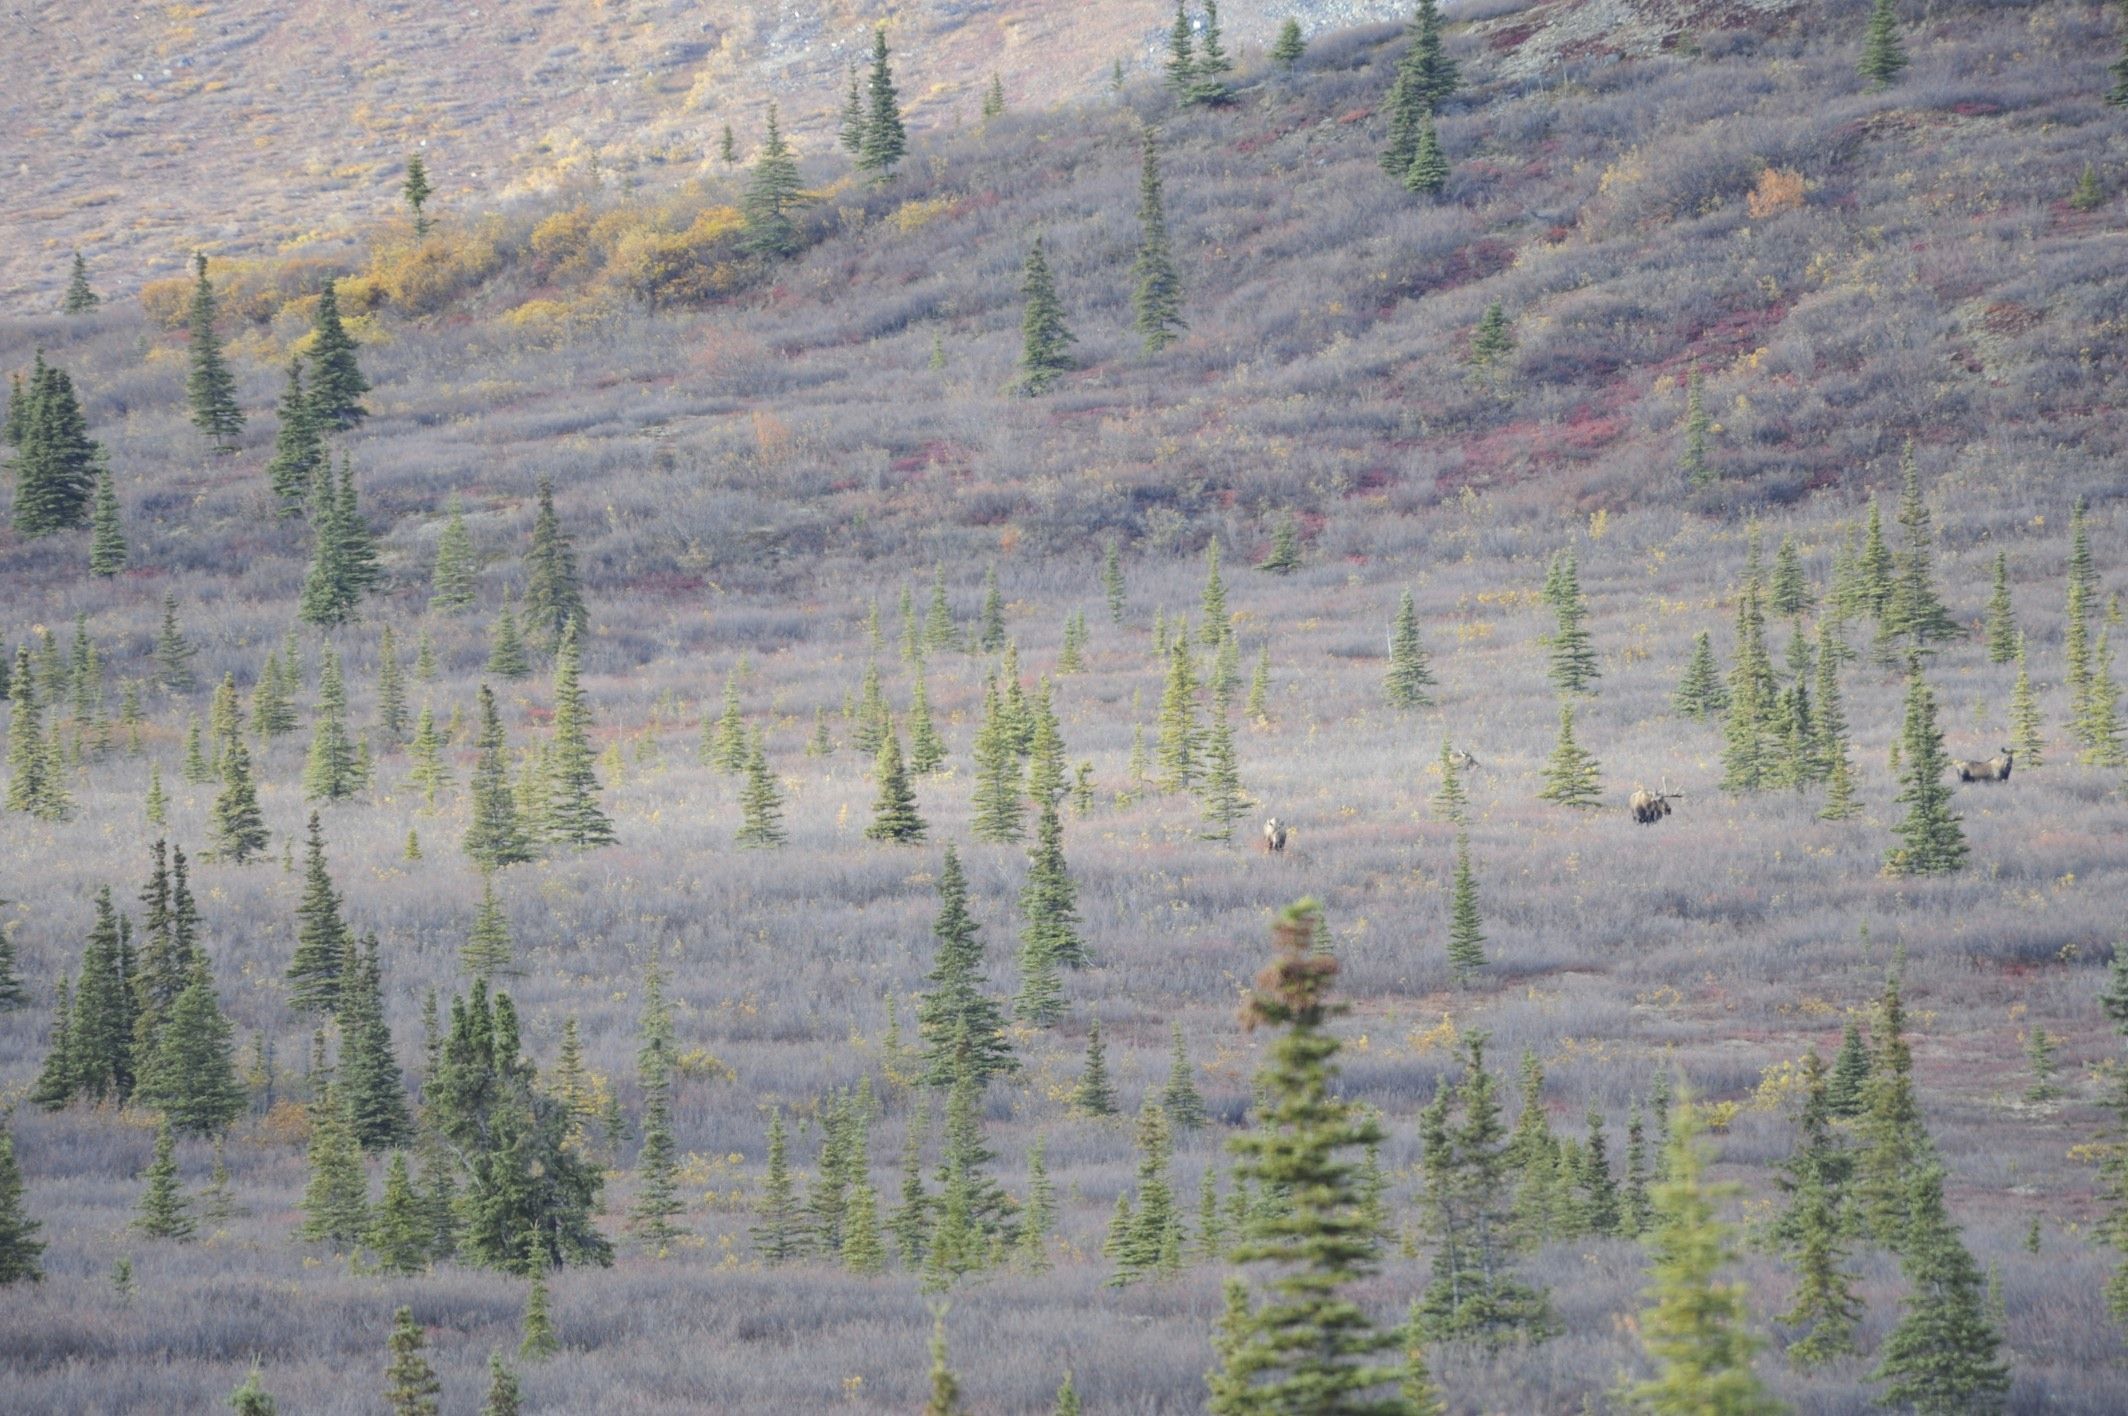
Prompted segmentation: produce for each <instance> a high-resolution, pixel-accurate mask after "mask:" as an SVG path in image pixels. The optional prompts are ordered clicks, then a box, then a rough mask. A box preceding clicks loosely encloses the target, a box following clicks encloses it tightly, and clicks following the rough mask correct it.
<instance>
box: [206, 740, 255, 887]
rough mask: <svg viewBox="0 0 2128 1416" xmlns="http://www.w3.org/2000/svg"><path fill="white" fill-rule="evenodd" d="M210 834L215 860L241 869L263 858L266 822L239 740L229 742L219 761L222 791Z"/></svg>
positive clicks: (215, 808) (245, 755)
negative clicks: (242, 866)
mask: <svg viewBox="0 0 2128 1416" xmlns="http://www.w3.org/2000/svg"><path fill="white" fill-rule="evenodd" d="M210 831H211V836H210V839H211V840H212V842H213V846H214V858H215V859H216V860H223V861H227V862H229V863H230V864H231V865H245V864H248V863H250V862H251V861H254V860H257V859H258V858H259V857H260V856H261V855H263V854H265V851H266V843H267V839H268V833H267V830H266V818H265V817H264V816H263V815H262V814H261V813H260V811H259V792H258V787H257V786H256V784H254V783H253V781H252V780H251V754H250V753H249V752H247V751H245V749H244V744H243V741H242V739H236V740H233V741H231V742H230V744H229V747H228V751H227V752H226V753H225V754H224V756H223V758H222V790H221V792H220V793H219V794H217V795H216V797H215V798H214V815H213V818H212V820H211V822H210Z"/></svg>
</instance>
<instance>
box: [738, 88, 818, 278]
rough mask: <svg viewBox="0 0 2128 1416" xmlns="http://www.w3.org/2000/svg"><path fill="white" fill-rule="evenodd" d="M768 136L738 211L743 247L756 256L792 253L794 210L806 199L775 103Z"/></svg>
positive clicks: (795, 231) (795, 235) (795, 237)
mask: <svg viewBox="0 0 2128 1416" xmlns="http://www.w3.org/2000/svg"><path fill="white" fill-rule="evenodd" d="M767 126H768V136H767V137H766V138H765V139H764V140H763V141H762V144H761V155H760V156H759V157H757V158H755V159H754V170H753V173H752V175H751V176H749V177H748V178H747V182H746V194H745V196H744V198H743V199H742V200H741V202H740V208H739V210H740V213H741V215H742V217H743V219H744V221H745V223H746V247H747V249H748V250H749V251H750V252H752V253H753V254H754V255H756V256H762V257H779V256H788V255H791V254H793V253H795V252H796V251H797V250H798V247H799V245H800V239H799V231H798V223H797V220H796V212H797V211H798V209H799V208H800V207H802V206H803V205H804V204H805V202H806V194H805V188H804V185H803V183H802V181H801V179H800V177H799V175H798V159H797V158H796V157H794V156H793V155H792V153H791V148H790V144H789V143H787V142H785V141H784V137H783V129H782V128H781V126H779V124H778V123H777V120H776V105H775V103H774V102H773V101H771V102H770V103H769V106H768V123H767Z"/></svg>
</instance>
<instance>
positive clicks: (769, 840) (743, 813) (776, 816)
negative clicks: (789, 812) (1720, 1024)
mask: <svg viewBox="0 0 2128 1416" xmlns="http://www.w3.org/2000/svg"><path fill="white" fill-rule="evenodd" d="M739 812H740V816H739V834H738V837H737V842H736V843H737V845H738V846H739V847H740V849H742V850H747V849H774V848H775V847H777V846H780V845H782V844H784V842H785V841H787V840H789V839H790V837H789V835H788V833H786V832H785V831H784V829H783V794H782V792H780V791H779V790H778V789H777V787H776V778H775V776H774V774H773V773H771V772H770V771H769V770H768V748H767V743H766V735H765V734H763V733H761V732H760V731H758V730H757V731H756V732H755V733H754V741H753V747H752V748H751V749H750V750H749V751H748V753H747V757H746V785H745V786H744V787H743V788H741V790H740V793H739Z"/></svg>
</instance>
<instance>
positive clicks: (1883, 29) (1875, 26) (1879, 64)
mask: <svg viewBox="0 0 2128 1416" xmlns="http://www.w3.org/2000/svg"><path fill="white" fill-rule="evenodd" d="M1906 64H1907V59H1906V46H1905V45H1904V44H1902V43H1901V42H1900V39H1899V11H1898V7H1897V6H1896V5H1894V4H1893V0H1875V3H1874V4H1872V5H1871V6H1870V11H1869V28H1868V30H1867V31H1865V32H1864V34H1863V37H1862V60H1861V62H1860V64H1858V65H1857V66H1856V67H1857V68H1859V69H1860V70H1861V73H1862V77H1863V78H1865V79H1868V80H1869V82H1870V86H1871V87H1872V88H1880V89H1881V88H1889V87H1891V83H1892V80H1894V79H1896V78H1898V77H1899V73H1900V71H1901V70H1902V69H1904V68H1905V67H1906Z"/></svg>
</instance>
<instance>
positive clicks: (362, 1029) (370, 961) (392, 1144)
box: [333, 934, 414, 1152]
mask: <svg viewBox="0 0 2128 1416" xmlns="http://www.w3.org/2000/svg"><path fill="white" fill-rule="evenodd" d="M339 1012H340V1062H339V1066H338V1067H337V1068H336V1069H335V1071H334V1076H333V1081H334V1085H335V1086H336V1087H338V1088H339V1090H340V1093H341V1098H342V1100H343V1101H344V1102H345V1104H346V1108H347V1121H348V1126H349V1128H350V1129H351V1130H352V1131H353V1132H354V1137H355V1143H356V1144H357V1145H359V1146H360V1147H361V1148H362V1149H363V1150H365V1151H371V1152H376V1151H386V1150H395V1149H397V1148H398V1147H400V1146H404V1145H406V1144H408V1143H409V1142H411V1141H412V1140H413V1139H414V1123H413V1118H412V1116H411V1115H410V1114H409V1112H408V1110H407V1104H406V1084H405V1082H404V1080H403V1079H402V1076H401V1072H400V1068H399V1058H398V1056H397V1055H396V1054H395V1053H394V1051H393V1049H392V1030H391V1025H390V1024H389V1023H388V1022H387V1021H386V1020H385V1016H384V965H383V963H382V962H381V961H380V960H379V958H378V955H377V936H376V935H374V934H369V935H365V936H364V937H363V939H362V942H361V944H360V946H359V947H352V946H351V947H350V948H349V950H348V967H347V973H346V978H345V981H344V983H343V985H342V987H341V990H340V1009H339Z"/></svg>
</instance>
